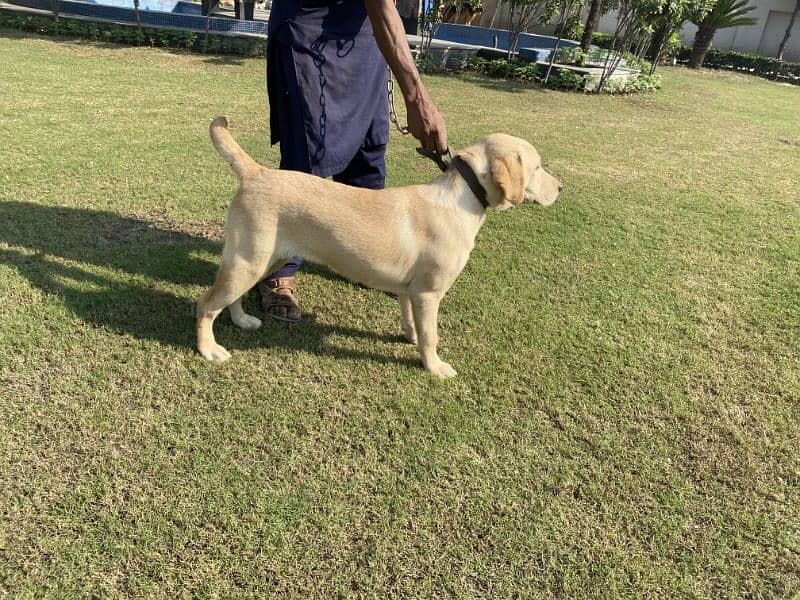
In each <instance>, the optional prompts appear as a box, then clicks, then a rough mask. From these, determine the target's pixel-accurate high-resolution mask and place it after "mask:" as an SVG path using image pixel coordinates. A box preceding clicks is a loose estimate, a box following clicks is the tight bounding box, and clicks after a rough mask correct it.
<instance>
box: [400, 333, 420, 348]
mask: <svg viewBox="0 0 800 600" xmlns="http://www.w3.org/2000/svg"><path fill="white" fill-rule="evenodd" d="M403 339H405V341H407V342H408V343H409V344H414V345H416V344H417V332H416V331H404V332H403Z"/></svg>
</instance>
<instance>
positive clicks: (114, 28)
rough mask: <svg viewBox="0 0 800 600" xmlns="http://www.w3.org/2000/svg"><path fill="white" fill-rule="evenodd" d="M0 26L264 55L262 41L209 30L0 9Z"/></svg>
mask: <svg viewBox="0 0 800 600" xmlns="http://www.w3.org/2000/svg"><path fill="white" fill-rule="evenodd" d="M0 27H9V28H11V29H20V30H23V31H32V32H34V33H38V34H41V35H63V36H67V37H79V38H83V39H88V40H92V41H101V42H107V43H114V44H125V45H131V46H143V45H147V46H152V47H160V48H170V49H173V50H190V51H193V52H215V53H220V54H239V55H243V56H264V54H265V53H266V43H265V41H264V40H260V39H255V38H235V37H231V36H225V35H219V34H213V33H212V34H210V35H209V37H208V44H206V41H205V36H203V35H198V34H197V33H195V32H193V31H188V30H183V29H161V28H155V27H143V28H142V29H141V30H140V29H139V28H137V27H136V26H135V25H119V24H116V23H94V22H91V21H83V20H80V21H79V20H77V19H64V18H63V17H62V18H61V19H60V20H59V21H58V22H56V21H54V20H53V19H52V18H50V17H41V16H36V15H19V14H15V13H11V12H4V11H0Z"/></svg>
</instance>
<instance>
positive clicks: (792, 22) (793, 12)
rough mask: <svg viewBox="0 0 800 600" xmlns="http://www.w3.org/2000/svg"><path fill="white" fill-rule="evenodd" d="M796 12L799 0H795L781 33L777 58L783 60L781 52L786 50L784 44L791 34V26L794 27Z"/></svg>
mask: <svg viewBox="0 0 800 600" xmlns="http://www.w3.org/2000/svg"><path fill="white" fill-rule="evenodd" d="M797 13H800V0H797V2H796V3H795V5H794V10H793V11H792V16H791V18H790V19H789V26H788V27H787V28H786V33H784V34H783V40H781V45H780V46H778V60H783V53H784V52H785V51H786V44H787V43H788V41H789V38H790V37H791V36H792V27H794V22H795V20H797Z"/></svg>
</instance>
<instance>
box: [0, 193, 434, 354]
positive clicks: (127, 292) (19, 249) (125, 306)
mask: <svg viewBox="0 0 800 600" xmlns="http://www.w3.org/2000/svg"><path fill="white" fill-rule="evenodd" d="M221 237H222V230H221V228H217V227H213V226H212V227H206V228H204V227H186V228H183V227H174V226H171V225H169V224H164V223H161V224H154V223H150V222H147V221H143V220H140V219H134V218H128V217H123V216H120V215H118V214H115V213H112V212H106V211H97V210H89V209H82V208H64V207H52V206H43V205H40V204H35V203H29V202H18V201H0V262H2V263H4V264H6V265H9V266H11V267H12V268H14V269H16V270H17V271H18V272H19V273H20V274H21V275H22V276H24V277H25V278H26V279H27V280H28V281H30V282H31V283H32V284H33V285H34V286H36V287H37V288H39V289H40V290H42V291H43V292H44V293H45V294H48V295H53V296H56V297H57V298H59V299H60V301H61V302H62V303H63V304H64V306H66V307H67V308H68V309H69V310H71V311H72V312H73V313H74V314H75V315H76V316H78V317H79V318H80V319H81V320H83V321H84V322H86V323H87V324H88V325H89V326H92V327H98V328H105V329H109V330H112V331H115V332H117V333H120V334H122V335H130V336H133V337H135V338H138V339H145V340H155V341H157V342H159V343H161V344H164V345H167V346H172V347H177V348H185V349H194V347H195V331H194V329H195V326H194V311H195V301H196V299H197V296H199V295H200V294H201V293H202V292H203V291H204V290H205V289H206V288H207V287H209V286H210V285H211V284H212V283H213V281H214V276H215V273H216V270H217V265H218V261H219V255H220V253H221V250H222V242H221ZM304 269H305V267H304ZM309 270H310V271H311V272H312V273H314V274H316V275H319V276H322V277H327V278H335V277H336V276H335V275H334V274H332V273H330V272H329V271H327V270H325V269H322V268H320V267H312V268H311V269H309ZM187 288H188V289H187ZM249 304H250V306H248V310H249V312H251V313H255V314H257V313H258V308H257V304H256V301H255V300H254V299H253V298H252V294H251V298H250V300H249ZM270 326H272V327H270ZM398 328H399V318H398ZM215 329H216V330H217V333H218V336H219V337H220V342H221V343H223V344H230V348H229V349H231V350H233V351H235V350H241V349H254V348H259V347H264V346H282V347H285V348H286V349H287V350H299V349H303V350H306V351H311V352H315V353H317V354H321V355H328V356H331V355H332V356H336V357H342V358H360V359H367V360H373V361H378V362H381V363H397V362H400V363H404V364H408V365H412V366H414V367H417V366H419V363H418V362H417V361H415V360H411V359H410V358H409V359H397V358H396V357H393V356H386V355H380V354H376V353H374V352H360V351H352V350H347V349H343V348H338V347H336V346H333V345H331V344H329V343H328V342H327V341H326V338H328V337H330V336H332V335H333V334H338V335H344V336H351V337H353V336H355V337H360V338H365V339H372V340H378V341H382V342H398V343H399V342H400V340H401V338H400V336H399V335H392V334H386V333H381V332H370V331H362V330H358V329H352V328H346V327H337V326H330V325H323V324H321V323H319V322H317V321H315V319H314V318H313V315H304V319H303V321H301V322H300V323H298V324H297V325H293V326H281V325H278V324H274V323H272V322H271V321H270V322H268V323H265V326H264V328H262V329H261V330H259V331H256V332H241V331H240V330H239V329H238V328H237V327H236V326H235V325H233V324H232V323H231V321H230V319H225V318H220V319H217V323H216V325H215Z"/></svg>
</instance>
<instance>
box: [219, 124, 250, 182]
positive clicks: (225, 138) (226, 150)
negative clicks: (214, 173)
mask: <svg viewBox="0 0 800 600" xmlns="http://www.w3.org/2000/svg"><path fill="white" fill-rule="evenodd" d="M208 129H209V133H211V141H212V142H213V143H214V148H216V149H217V152H219V153H220V155H221V156H222V158H224V159H225V160H226V161H228V164H229V165H230V166H231V167H232V168H233V170H234V171H236V174H237V175H238V176H239V179H241V178H242V177H244V176H245V175H247V174H248V173H250V172H252V171H255V170H256V169H258V168H259V166H258V163H257V162H256V161H254V160H253V159H252V158H250V157H249V156H248V155H247V153H246V152H245V151H244V150H242V148H241V146H239V144H237V143H236V140H234V139H233V137H232V136H231V134H230V133H228V119H227V117H217V118H216V119H214V120H213V121H211V126H210V127H209V128H208Z"/></svg>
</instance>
